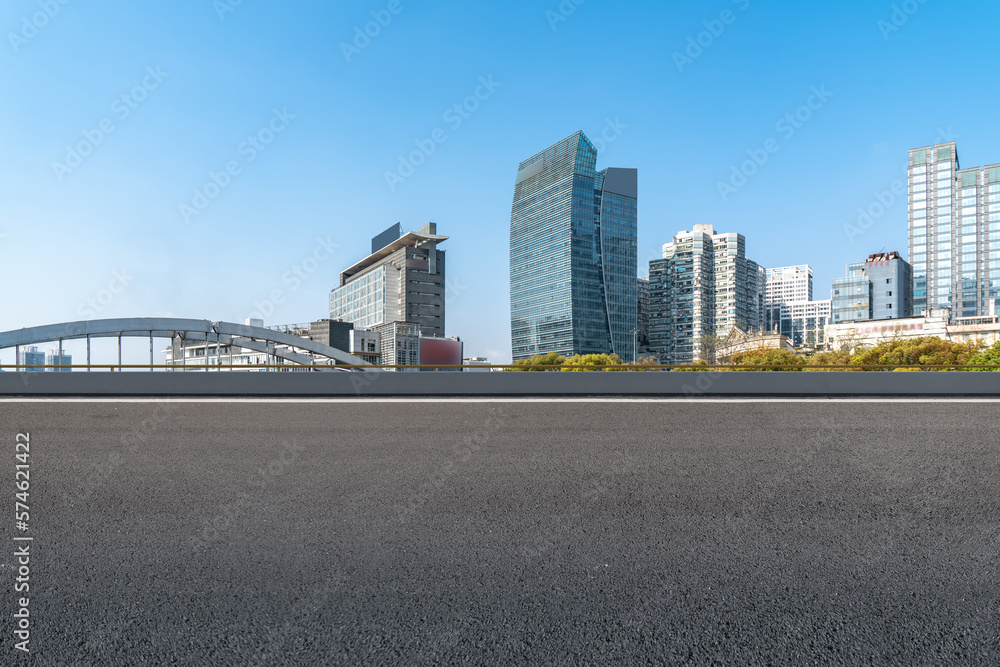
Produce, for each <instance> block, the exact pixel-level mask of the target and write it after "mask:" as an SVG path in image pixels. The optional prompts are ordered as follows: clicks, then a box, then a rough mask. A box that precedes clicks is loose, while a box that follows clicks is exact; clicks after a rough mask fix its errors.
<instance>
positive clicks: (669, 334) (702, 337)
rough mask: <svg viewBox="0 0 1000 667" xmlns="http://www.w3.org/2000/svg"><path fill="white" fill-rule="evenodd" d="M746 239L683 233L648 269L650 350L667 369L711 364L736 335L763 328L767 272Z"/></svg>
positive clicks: (699, 228) (707, 228)
mask: <svg viewBox="0 0 1000 667" xmlns="http://www.w3.org/2000/svg"><path fill="white" fill-rule="evenodd" d="M745 245H746V242H745V239H744V237H743V235H742V234H735V233H728V234H716V233H715V230H714V229H713V227H712V226H711V225H695V226H694V230H693V231H690V232H684V231H682V232H678V233H677V235H676V236H675V237H674V239H673V241H672V242H670V243H666V244H664V246H663V259H657V260H653V261H651V262H650V263H649V346H650V349H651V350H652V351H653V353H655V354H656V355H657V357H658V358H659V359H660V362H661V363H664V364H671V365H673V364H689V363H692V362H694V361H698V360H703V359H706V360H709V361H710V360H711V359H707V357H710V356H711V354H712V350H713V349H714V348H715V346H716V345H717V343H718V342H719V341H722V340H723V339H725V338H726V337H727V336H728V335H729V333H730V332H731V331H733V330H734V329H740V330H744V331H748V330H751V329H758V330H759V329H760V328H761V327H762V325H763V318H762V315H763V312H762V310H763V293H764V282H765V274H764V271H763V269H762V268H761V267H760V266H759V265H758V264H757V263H756V262H754V261H751V260H749V259H747V257H746V248H745Z"/></svg>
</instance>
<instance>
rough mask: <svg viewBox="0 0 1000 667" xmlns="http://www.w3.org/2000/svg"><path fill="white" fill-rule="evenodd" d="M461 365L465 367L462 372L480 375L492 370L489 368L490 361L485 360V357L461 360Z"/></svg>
mask: <svg viewBox="0 0 1000 667" xmlns="http://www.w3.org/2000/svg"><path fill="white" fill-rule="evenodd" d="M462 364H463V365H464V366H465V368H464V369H463V370H465V371H467V372H468V371H472V372H480V373H489V372H490V371H491V370H493V369H492V368H490V367H489V366H490V360H489V359H487V358H486V357H472V358H469V359H463V360H462Z"/></svg>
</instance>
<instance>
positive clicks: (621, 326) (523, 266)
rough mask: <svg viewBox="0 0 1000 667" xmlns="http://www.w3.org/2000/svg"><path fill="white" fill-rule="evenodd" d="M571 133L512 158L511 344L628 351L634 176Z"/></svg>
mask: <svg viewBox="0 0 1000 667" xmlns="http://www.w3.org/2000/svg"><path fill="white" fill-rule="evenodd" d="M596 165H597V150H596V149H595V148H594V145H593V144H592V143H591V142H590V140H589V139H587V137H586V136H585V135H584V134H583V132H577V133H575V134H573V135H571V136H569V137H567V138H566V139H563V140H562V141H560V142H558V143H556V144H554V145H552V146H550V147H549V148H547V149H545V150H544V151H542V152H540V153H538V154H536V155H534V156H532V157H530V158H528V159H527V160H525V161H524V162H522V163H521V164H520V166H519V167H518V171H517V177H516V180H515V184H514V201H513V206H512V208H511V218H510V318H511V325H510V326H511V348H512V356H513V359H514V360H515V361H517V360H520V359H528V358H530V357H531V356H533V355H535V354H547V353H549V352H557V353H559V354H562V355H573V354H600V353H612V352H613V353H615V354H617V355H618V356H619V357H621V358H622V359H623V360H626V361H628V360H631V359H632V358H633V355H634V340H635V331H636V328H637V326H638V322H637V318H638V315H637V307H638V295H637V282H636V281H637V279H638V270H637V268H638V265H637V260H636V242H637V226H638V220H637V215H638V214H637V208H636V201H637V198H638V175H637V171H636V170H635V169H618V168H608V169H605V170H603V171H597V168H596Z"/></svg>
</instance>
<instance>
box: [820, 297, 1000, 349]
mask: <svg viewBox="0 0 1000 667" xmlns="http://www.w3.org/2000/svg"><path fill="white" fill-rule="evenodd" d="M950 315H951V313H950V311H949V310H948V309H947V308H942V309H934V310H931V312H930V313H929V314H928V315H925V316H921V317H905V318H901V319H898V320H879V321H869V322H842V323H839V324H831V325H830V326H828V327H827V332H826V333H827V341H828V345H829V347H830V349H847V350H850V351H852V352H853V351H854V350H857V349H859V348H864V347H873V346H875V345H878V344H879V343H882V342H885V341H889V340H899V339H904V340H905V339H911V338H924V337H927V336H933V337H935V338H941V339H942V340H947V341H951V342H956V343H966V342H971V341H976V340H979V341H982V342H983V343H984V344H986V345H993V344H994V343H996V342H997V341H998V340H1000V317H998V316H988V317H960V318H956V319H955V320H952V319H951V317H950Z"/></svg>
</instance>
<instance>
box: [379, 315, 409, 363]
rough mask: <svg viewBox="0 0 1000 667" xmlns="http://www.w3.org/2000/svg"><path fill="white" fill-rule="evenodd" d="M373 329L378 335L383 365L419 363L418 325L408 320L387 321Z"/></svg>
mask: <svg viewBox="0 0 1000 667" xmlns="http://www.w3.org/2000/svg"><path fill="white" fill-rule="evenodd" d="M374 331H375V333H377V334H378V336H379V349H380V352H381V360H382V361H381V363H382V365H383V366H417V365H419V364H420V325H418V324H411V323H409V322H389V323H388V324H381V325H379V326H377V327H374ZM395 370H403V369H395ZM414 370H416V369H414Z"/></svg>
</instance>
